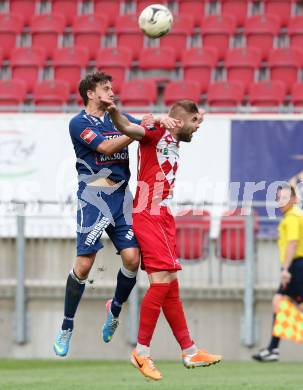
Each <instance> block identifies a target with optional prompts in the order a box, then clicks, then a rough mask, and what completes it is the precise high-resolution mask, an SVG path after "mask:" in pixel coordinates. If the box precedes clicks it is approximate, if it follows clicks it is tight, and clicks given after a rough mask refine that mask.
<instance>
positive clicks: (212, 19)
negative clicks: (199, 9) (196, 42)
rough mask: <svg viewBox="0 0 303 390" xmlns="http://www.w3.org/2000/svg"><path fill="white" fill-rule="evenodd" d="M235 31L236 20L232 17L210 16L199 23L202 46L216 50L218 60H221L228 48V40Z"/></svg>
mask: <svg viewBox="0 0 303 390" xmlns="http://www.w3.org/2000/svg"><path fill="white" fill-rule="evenodd" d="M235 29H236V19H235V17H234V16H233V15H224V16H222V15H211V16H207V17H205V19H204V20H202V23H201V34H202V38H203V46H213V47H216V48H217V49H218V54H219V59H223V58H224V56H225V52H226V50H227V49H228V47H229V40H230V37H231V35H232V34H233V33H234V31H235Z"/></svg>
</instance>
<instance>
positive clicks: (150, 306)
mask: <svg viewBox="0 0 303 390" xmlns="http://www.w3.org/2000/svg"><path fill="white" fill-rule="evenodd" d="M104 104H105V106H106V109H107V111H108V112H109V114H110V116H111V118H112V120H113V122H114V124H115V126H116V127H117V128H118V129H119V130H120V131H121V132H122V133H123V134H125V135H127V136H129V137H132V138H134V139H136V140H138V141H139V142H140V148H139V161H138V166H139V173H138V186H137V193H136V197H135V202H134V213H133V227H134V232H135V234H136V238H137V240H138V243H139V246H140V249H141V253H142V261H141V265H142V268H143V269H145V270H146V272H147V273H148V278H149V282H150V287H149V289H148V290H147V292H146V294H145V296H144V298H143V301H142V303H141V312H140V324H139V333H138V342H137V346H136V348H135V350H134V351H133V352H132V356H131V362H132V363H133V365H134V366H135V367H137V368H138V369H139V370H140V372H141V373H142V374H143V375H145V376H146V377H149V378H151V379H154V380H159V379H161V378H162V374H161V373H160V372H159V370H158V369H157V368H156V367H155V365H154V363H153V361H152V359H151V357H150V342H151V339H152V336H153V333H154V329H155V326H156V323H157V320H158V317H159V314H160V311H161V309H162V310H163V313H164V316H165V318H166V319H167V321H168V323H169V325H170V327H171V329H172V331H173V334H174V335H175V337H176V339H177V341H178V343H179V345H180V347H181V349H182V360H183V364H184V365H185V366H186V367H188V368H190V367H198V366H209V365H211V364H214V363H217V362H219V361H220V360H221V358H222V357H221V356H220V355H212V354H210V353H208V352H207V351H205V350H199V349H198V348H197V346H196V345H195V343H194V341H193V340H192V339H191V337H190V335H189V331H188V327H187V323H186V319H185V315H184V312H183V306H182V302H181V299H180V294H179V284H178V279H177V271H179V270H181V265H180V263H179V260H178V258H177V256H176V249H175V221H174V218H173V216H172V215H171V213H170V209H169V203H170V200H171V199H172V196H173V187H174V182H175V176H176V172H177V169H178V160H179V143H180V141H184V142H190V141H191V139H192V136H193V133H194V132H195V131H197V130H198V128H199V126H200V123H201V122H202V116H201V114H200V112H199V110H198V107H197V105H196V104H195V103H194V102H192V101H190V100H182V101H178V102H177V103H175V104H174V105H173V106H172V107H171V109H170V111H169V116H170V117H171V118H172V120H174V127H173V128H172V129H170V130H169V129H167V128H165V127H164V126H161V125H160V124H155V125H154V126H153V127H150V126H139V125H137V124H133V123H131V122H130V121H129V120H128V119H127V118H125V117H124V116H122V115H121V114H120V112H119V110H118V109H117V107H116V106H115V104H114V102H113V101H112V100H110V99H107V100H104Z"/></svg>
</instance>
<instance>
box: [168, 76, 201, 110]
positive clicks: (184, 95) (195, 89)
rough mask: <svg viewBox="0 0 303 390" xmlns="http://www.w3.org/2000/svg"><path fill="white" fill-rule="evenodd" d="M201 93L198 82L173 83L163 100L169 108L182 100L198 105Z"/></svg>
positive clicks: (169, 85)
mask: <svg viewBox="0 0 303 390" xmlns="http://www.w3.org/2000/svg"><path fill="white" fill-rule="evenodd" d="M200 91H201V89H200V84H199V83H198V82H196V81H183V80H182V81H180V80H179V81H171V82H170V83H168V84H167V86H166V88H165V91H164V96H163V100H164V103H165V104H166V105H167V106H170V105H171V104H173V103H174V102H176V101H177V100H181V99H190V100H193V101H195V102H196V103H198V102H199V100H200Z"/></svg>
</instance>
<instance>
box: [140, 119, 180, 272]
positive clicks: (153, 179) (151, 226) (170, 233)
mask: <svg viewBox="0 0 303 390" xmlns="http://www.w3.org/2000/svg"><path fill="white" fill-rule="evenodd" d="M178 160H179V142H178V141H176V140H175V139H174V138H173V136H172V135H171V133H170V132H169V131H168V130H166V129H165V128H164V127H161V126H160V125H155V126H154V127H152V128H149V127H145V136H144V137H143V138H142V139H141V141H140V146H139V150H138V187H137V193H136V197H135V200H134V214H133V229H134V232H135V235H136V238H137V240H138V243H139V246H140V248H141V253H142V268H143V269H145V270H146V271H147V272H148V273H151V272H155V271H164V270H166V271H178V270H181V269H182V268H181V266H180V263H179V260H178V258H177V256H176V237H175V236H176V227H175V220H174V217H173V216H172V215H171V213H170V210H169V208H168V203H169V199H171V198H172V196H173V188H174V183H175V177H176V172H177V169H178Z"/></svg>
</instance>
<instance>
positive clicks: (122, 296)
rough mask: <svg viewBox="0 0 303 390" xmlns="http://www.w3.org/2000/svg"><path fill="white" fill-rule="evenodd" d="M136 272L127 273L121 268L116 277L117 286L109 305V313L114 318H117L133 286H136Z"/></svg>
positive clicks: (127, 271)
mask: <svg viewBox="0 0 303 390" xmlns="http://www.w3.org/2000/svg"><path fill="white" fill-rule="evenodd" d="M136 275H137V272H133V271H129V270H127V269H126V268H124V267H122V268H121V269H120V270H119V272H118V275H117V286H116V291H115V295H114V298H113V301H112V305H111V308H110V310H111V312H112V313H113V316H114V317H119V314H120V312H121V309H122V304H123V303H124V302H126V301H127V299H128V297H129V295H130V293H131V291H132V289H133V287H134V285H135V284H136Z"/></svg>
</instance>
